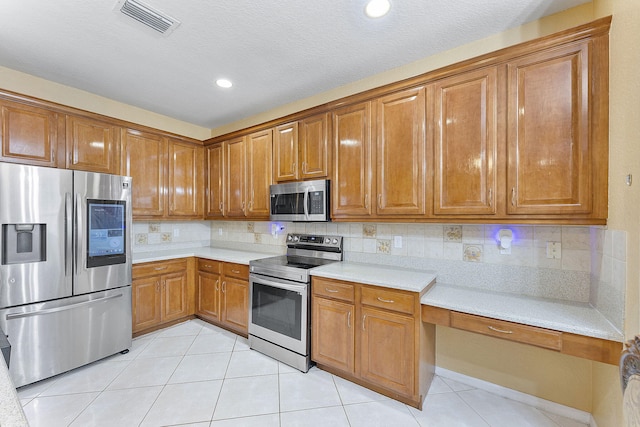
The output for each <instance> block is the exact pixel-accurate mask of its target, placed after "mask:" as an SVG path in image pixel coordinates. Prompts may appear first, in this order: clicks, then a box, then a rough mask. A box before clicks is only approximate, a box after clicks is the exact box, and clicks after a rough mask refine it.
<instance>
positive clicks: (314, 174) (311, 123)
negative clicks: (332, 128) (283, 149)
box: [298, 114, 331, 179]
mask: <svg viewBox="0 0 640 427" xmlns="http://www.w3.org/2000/svg"><path fill="white" fill-rule="evenodd" d="M328 122H329V115H328V114H320V115H317V116H313V117H309V118H307V119H304V120H302V121H301V122H300V135H299V143H298V155H299V158H300V160H299V163H300V177H301V178H302V179H320V178H326V177H328V176H329V159H330V158H331V155H330V150H329V148H330V146H329V145H328V135H327V134H328V131H329V127H328Z"/></svg>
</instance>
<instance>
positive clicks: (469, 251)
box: [463, 245, 482, 262]
mask: <svg viewBox="0 0 640 427" xmlns="http://www.w3.org/2000/svg"><path fill="white" fill-rule="evenodd" d="M463 247H464V250H463V259H464V260H465V261H467V262H482V246H481V245H463Z"/></svg>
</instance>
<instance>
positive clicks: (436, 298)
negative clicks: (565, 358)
mask: <svg viewBox="0 0 640 427" xmlns="http://www.w3.org/2000/svg"><path fill="white" fill-rule="evenodd" d="M420 302H421V303H422V304H425V305H431V306H435V307H441V308H446V309H449V310H454V311H459V312H462V313H469V314H477V315H479V316H485V317H491V318H493V319H500V320H507V321H510V322H515V323H522V324H525V325H532V326H538V327H541V328H547V329H553V330H556V331H562V332H570V333H573V334H578V335H585V336H589V337H595V338H602V339H606V340H611V341H618V342H624V336H623V334H622V332H620V331H619V330H618V329H616V328H615V327H614V326H613V325H612V324H611V323H610V322H609V321H608V320H607V319H606V318H605V317H604V316H603V315H602V314H601V313H600V312H599V311H598V310H596V309H595V308H593V307H592V306H591V305H589V304H587V303H577V302H570V301H561V300H550V299H543V298H535V297H528V296H522V295H515V294H507V293H501V292H492V291H487V290H478V289H472V288H466V287H462V286H454V285H448V284H442V283H438V284H436V285H435V286H433V287H432V288H431V289H429V290H428V291H427V293H425V294H424V295H423V296H422V299H421V300H420Z"/></svg>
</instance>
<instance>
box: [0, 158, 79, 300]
mask: <svg viewBox="0 0 640 427" xmlns="http://www.w3.org/2000/svg"><path fill="white" fill-rule="evenodd" d="M72 183H73V175H72V172H71V171H67V170H61V169H53V168H43V167H36V166H26V165H18V164H10V163H0V308H3V307H10V306H14V305H20V304H29V303H33V302H37V301H46V300H50V299H55V298H63V297H66V296H70V295H71V293H72V287H71V286H72V285H71V280H72V279H71V277H72V271H71V261H72V259H71V258H72V257H71V243H72V242H71V233H72V223H71V221H72Z"/></svg>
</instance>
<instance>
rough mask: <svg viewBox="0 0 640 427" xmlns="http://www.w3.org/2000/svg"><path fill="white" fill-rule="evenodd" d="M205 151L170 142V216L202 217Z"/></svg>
mask: <svg viewBox="0 0 640 427" xmlns="http://www.w3.org/2000/svg"><path fill="white" fill-rule="evenodd" d="M203 150H204V148H203V147H200V146H197V145H193V144H188V143H182V142H178V141H172V140H170V141H169V185H168V193H169V216H183V217H192V218H193V217H196V218H197V217H201V216H202V213H203V211H202V188H203V186H204V183H203V171H204V163H203Z"/></svg>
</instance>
